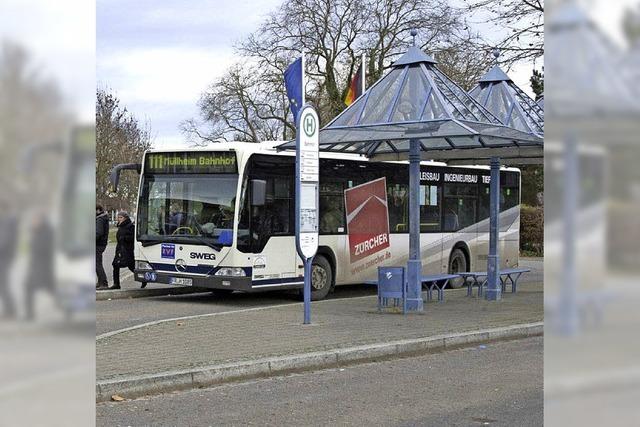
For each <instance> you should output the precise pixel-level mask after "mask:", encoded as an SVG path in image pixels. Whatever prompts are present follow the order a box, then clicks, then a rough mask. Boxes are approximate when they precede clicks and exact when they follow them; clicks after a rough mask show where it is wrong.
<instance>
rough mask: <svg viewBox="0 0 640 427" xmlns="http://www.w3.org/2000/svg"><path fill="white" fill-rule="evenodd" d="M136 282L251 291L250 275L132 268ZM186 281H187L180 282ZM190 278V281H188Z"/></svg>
mask: <svg viewBox="0 0 640 427" xmlns="http://www.w3.org/2000/svg"><path fill="white" fill-rule="evenodd" d="M133 274H134V278H135V280H136V282H147V283H162V284H166V285H172V286H175V287H189V286H192V287H194V288H207V289H229V290H233V291H245V292H248V291H251V290H252V287H251V277H236V276H191V275H187V274H179V273H163V272H157V271H149V270H134V273H133ZM185 280H186V281H187V283H180V282H184V281H185ZM189 280H190V282H189Z"/></svg>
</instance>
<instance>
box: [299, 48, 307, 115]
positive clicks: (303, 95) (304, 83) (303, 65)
mask: <svg viewBox="0 0 640 427" xmlns="http://www.w3.org/2000/svg"><path fill="white" fill-rule="evenodd" d="M305 65H306V63H305V59H304V50H303V51H302V105H301V106H300V109H302V107H303V106H304V103H305V102H306V100H305V98H306V96H305V92H306V90H305V89H306V88H307V82H306V81H305V72H304V70H305Z"/></svg>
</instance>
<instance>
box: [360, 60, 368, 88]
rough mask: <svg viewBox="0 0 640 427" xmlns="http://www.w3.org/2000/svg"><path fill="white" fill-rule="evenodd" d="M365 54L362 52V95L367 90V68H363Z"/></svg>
mask: <svg viewBox="0 0 640 427" xmlns="http://www.w3.org/2000/svg"><path fill="white" fill-rule="evenodd" d="M366 55H367V54H366V53H364V52H362V92H361V94H362V93H364V91H365V90H366V89H367V82H366V80H367V68H366V67H365V64H366V62H365V59H366Z"/></svg>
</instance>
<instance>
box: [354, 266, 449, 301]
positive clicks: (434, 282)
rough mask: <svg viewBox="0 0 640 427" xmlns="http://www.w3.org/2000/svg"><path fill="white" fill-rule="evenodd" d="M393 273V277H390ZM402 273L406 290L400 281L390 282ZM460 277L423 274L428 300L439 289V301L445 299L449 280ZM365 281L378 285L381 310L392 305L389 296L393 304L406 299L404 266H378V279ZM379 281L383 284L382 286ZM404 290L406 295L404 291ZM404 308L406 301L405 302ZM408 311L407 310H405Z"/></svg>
mask: <svg viewBox="0 0 640 427" xmlns="http://www.w3.org/2000/svg"><path fill="white" fill-rule="evenodd" d="M389 274H391V277H388V276H389ZM400 274H402V277H403V280H404V290H403V289H402V288H401V287H400V285H399V283H398V282H394V283H389V282H390V279H392V278H394V277H395V278H396V280H397V278H398V277H399V275H400ZM458 277H460V276H459V275H458V274H432V275H427V276H422V277H421V278H420V279H421V282H422V286H423V287H425V288H426V289H427V301H431V300H432V299H433V297H432V291H433V290H437V291H438V301H444V288H445V287H446V286H447V284H448V283H449V280H451V279H456V278H458ZM364 283H366V284H367V285H376V286H378V309H379V310H381V309H382V308H383V307H390V305H389V298H391V299H393V300H394V301H393V303H394V304H393V306H394V307H397V306H398V305H399V304H398V303H399V300H401V299H402V300H403V301H404V300H405V299H406V292H407V291H406V287H407V282H406V277H404V267H379V268H378V280H367V281H365V282H364ZM379 283H382V284H383V285H382V286H380V285H379ZM403 291H404V296H403V294H402V292H403ZM403 309H404V302H403ZM405 311H406V310H405Z"/></svg>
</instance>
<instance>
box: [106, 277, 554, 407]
mask: <svg viewBox="0 0 640 427" xmlns="http://www.w3.org/2000/svg"><path fill="white" fill-rule="evenodd" d="M446 292H447V297H446V300H445V301H444V302H440V303H436V302H429V303H425V310H424V312H423V313H420V314H411V315H406V316H403V315H402V314H394V313H391V314H389V313H379V312H378V310H377V297H376V296H375V295H372V296H364V297H355V298H344V299H329V300H324V301H318V302H314V303H312V311H311V313H312V316H311V320H312V324H311V325H302V320H303V306H302V303H291V304H283V305H278V306H270V307H259V308H251V309H245V310H236V311H231V312H222V313H212V314H205V315H198V316H190V317H185V318H179V319H167V320H163V321H158V322H151V323H148V324H144V325H140V326H136V327H133V328H127V329H123V330H120V331H114V332H109V333H106V334H103V335H101V336H98V338H97V342H96V380H97V386H96V399H97V401H106V400H109V399H111V396H113V395H119V396H122V397H124V398H134V397H139V396H143V395H149V394H157V393H163V392H169V391H173V390H181V389H189V388H197V387H204V386H209V385H213V384H217V383H222V382H227V381H233V380H239V379H247V378H254V377H264V376H271V375H279V374H283V373H287V372H293V371H300V370H308V369H322V368H329V367H335V366H340V365H344V364H349V363H356V362H360V361H366V360H373V359H380V358H385V357H394V356H396V357H397V356H402V355H410V354H416V353H421V352H429V351H441V350H443V349H444V348H445V347H456V346H461V345H472V344H474V343H478V344H480V343H486V342H490V341H492V340H496V339H509V338H511V339H515V338H521V337H525V336H529V335H539V334H542V320H543V311H544V310H543V285H542V283H524V284H522V285H521V286H520V289H519V291H518V293H516V294H511V293H506V294H504V296H503V299H502V300H501V301H499V302H497V303H496V302H495V301H486V300H484V299H483V298H477V297H475V296H473V297H468V296H467V295H466V290H465V289H458V290H448V291H446ZM424 296H425V297H426V295H424ZM425 301H426V298H425ZM443 357H446V354H445V353H443ZM514 363H517V361H514Z"/></svg>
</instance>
